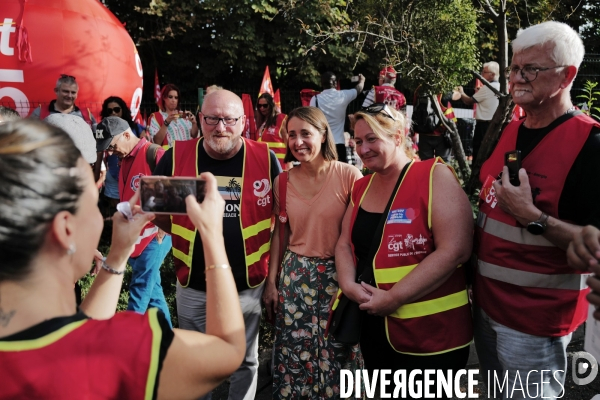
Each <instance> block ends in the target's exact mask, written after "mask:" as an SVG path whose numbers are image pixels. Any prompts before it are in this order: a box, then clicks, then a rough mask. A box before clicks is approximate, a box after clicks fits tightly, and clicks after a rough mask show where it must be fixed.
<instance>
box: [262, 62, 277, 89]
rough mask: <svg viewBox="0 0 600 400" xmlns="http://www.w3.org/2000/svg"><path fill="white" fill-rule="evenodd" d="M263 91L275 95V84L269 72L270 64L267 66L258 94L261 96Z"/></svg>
mask: <svg viewBox="0 0 600 400" xmlns="http://www.w3.org/2000/svg"><path fill="white" fill-rule="evenodd" d="M263 93H269V94H270V95H271V96H274V94H275V92H273V85H272V84H271V75H270V74H269V66H268V65H267V67H266V68H265V74H264V76H263V80H262V84H261V85H260V90H259V91H258V95H259V96H260V95H261V94H263Z"/></svg>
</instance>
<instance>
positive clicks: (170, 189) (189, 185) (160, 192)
mask: <svg viewBox="0 0 600 400" xmlns="http://www.w3.org/2000/svg"><path fill="white" fill-rule="evenodd" d="M140 190H141V193H140V195H141V196H140V199H141V207H142V210H143V211H145V212H153V213H156V214H186V207H185V198H186V197H187V196H189V195H190V194H191V195H194V196H196V200H198V203H202V201H203V200H204V194H205V190H206V182H205V181H203V180H201V179H194V178H172V177H166V176H165V177H163V176H144V177H142V179H141V182H140Z"/></svg>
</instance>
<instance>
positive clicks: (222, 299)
mask: <svg viewBox="0 0 600 400" xmlns="http://www.w3.org/2000/svg"><path fill="white" fill-rule="evenodd" d="M200 177H201V178H203V179H205V180H206V197H205V198H204V202H203V203H202V204H198V203H197V202H196V199H195V198H194V197H193V196H191V195H190V196H188V197H187V198H186V205H187V211H188V215H189V217H190V219H191V220H192V222H193V223H194V225H195V226H196V228H197V229H198V232H199V233H200V236H201V237H202V247H203V249H204V259H205V262H206V265H207V270H206V334H203V333H199V332H193V331H185V330H180V329H175V337H174V338H173V342H172V343H171V346H170V347H169V350H168V351H167V355H166V357H165V359H164V362H163V368H162V371H161V373H160V383H159V387H158V398H159V399H169V400H171V399H190V398H198V397H200V396H202V395H204V394H206V393H208V392H209V391H210V390H212V389H213V388H214V387H216V386H217V385H218V384H219V383H221V382H222V381H223V380H224V379H225V378H227V377H228V376H229V375H231V374H232V373H233V372H234V371H235V370H236V369H237V368H238V367H239V366H240V364H241V363H242V360H243V358H244V354H245V352H246V339H245V332H244V319H243V317H242V310H241V308H240V301H239V298H238V292H237V289H236V287H235V282H234V280H233V275H232V273H231V268H229V262H228V260H227V254H226V253H225V243H224V239H223V212H224V209H225V201H224V200H223V198H222V197H221V195H220V194H219V192H218V189H217V181H216V179H215V177H214V176H213V175H212V174H210V173H203V174H202V175H201V176H200ZM211 266H215V268H211Z"/></svg>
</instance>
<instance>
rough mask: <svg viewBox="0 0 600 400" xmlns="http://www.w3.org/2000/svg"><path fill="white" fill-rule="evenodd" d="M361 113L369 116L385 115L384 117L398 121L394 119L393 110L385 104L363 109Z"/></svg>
mask: <svg viewBox="0 0 600 400" xmlns="http://www.w3.org/2000/svg"><path fill="white" fill-rule="evenodd" d="M361 111H362V112H366V113H367V114H379V113H383V115H384V116H386V117H388V118H390V119H391V120H393V121H395V120H396V118H394V117H392V110H391V109H390V108H389V107H388V105H387V104H385V103H374V104H371V105H370V106H368V107H363V108H362V110H361Z"/></svg>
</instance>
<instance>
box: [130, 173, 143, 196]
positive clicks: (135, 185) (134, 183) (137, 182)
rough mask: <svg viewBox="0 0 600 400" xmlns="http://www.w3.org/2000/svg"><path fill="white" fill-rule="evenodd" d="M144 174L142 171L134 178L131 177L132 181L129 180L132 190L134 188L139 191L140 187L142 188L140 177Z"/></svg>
mask: <svg viewBox="0 0 600 400" xmlns="http://www.w3.org/2000/svg"><path fill="white" fill-rule="evenodd" d="M142 176H145V175H144V174H142V173H139V174H137V175H135V176H134V177H133V178H131V181H130V182H129V186H130V187H131V190H133V191H134V192H137V191H138V189H139V188H140V179H141V178H142Z"/></svg>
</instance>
